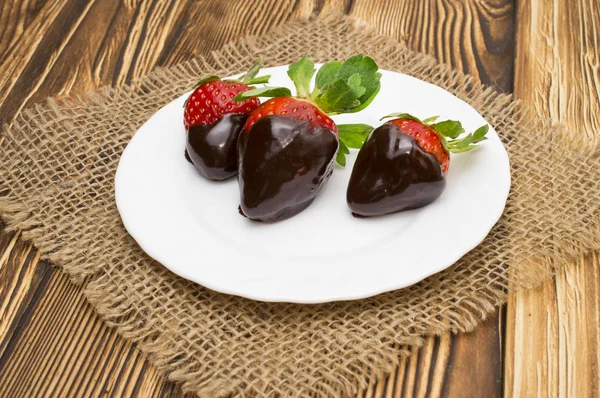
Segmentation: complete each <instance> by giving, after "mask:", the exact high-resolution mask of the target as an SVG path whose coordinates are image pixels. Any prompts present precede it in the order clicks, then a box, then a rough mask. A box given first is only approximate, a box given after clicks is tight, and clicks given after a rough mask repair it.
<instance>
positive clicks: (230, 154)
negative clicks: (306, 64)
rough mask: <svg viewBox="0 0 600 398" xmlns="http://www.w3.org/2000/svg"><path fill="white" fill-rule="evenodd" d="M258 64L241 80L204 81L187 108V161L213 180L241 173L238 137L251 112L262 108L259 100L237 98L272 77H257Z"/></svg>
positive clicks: (214, 79)
mask: <svg viewBox="0 0 600 398" xmlns="http://www.w3.org/2000/svg"><path fill="white" fill-rule="evenodd" d="M259 70H260V62H257V63H256V64H255V65H254V66H253V67H252V68H251V69H250V70H249V71H248V72H247V73H246V74H245V75H243V76H242V77H240V78H239V79H233V80H221V79H220V78H219V77H218V76H209V77H206V78H204V79H202V80H201V81H200V82H198V84H196V87H195V89H194V91H193V92H192V94H190V96H189V97H188V99H187V100H186V102H185V105H184V108H185V109H184V114H183V122H184V126H185V128H186V130H187V140H186V158H187V159H188V160H189V161H190V162H191V163H193V164H194V166H196V168H197V169H198V171H200V173H201V174H202V175H204V176H205V177H207V178H209V179H211V180H223V179H226V178H229V177H232V176H234V175H235V174H236V173H237V138H238V135H239V133H240V131H241V129H242V126H243V125H244V123H245V122H246V118H247V116H248V114H250V112H252V111H253V110H254V109H256V108H257V107H258V106H259V105H260V101H259V100H258V98H249V99H247V100H245V101H242V102H238V101H235V100H234V99H233V98H234V97H236V96H237V95H238V94H240V93H243V92H245V91H248V90H251V89H253V87H252V86H250V85H251V84H258V83H266V82H268V80H269V76H263V77H256V75H257V74H258V71H259Z"/></svg>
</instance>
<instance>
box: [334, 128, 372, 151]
mask: <svg viewBox="0 0 600 398" xmlns="http://www.w3.org/2000/svg"><path fill="white" fill-rule="evenodd" d="M337 127H338V137H339V139H340V140H341V141H343V142H344V144H345V145H346V146H347V147H349V148H356V149H360V148H362V146H363V144H364V143H365V140H366V139H367V137H368V136H369V134H371V131H373V127H372V126H369V125H368V124H338V126H337Z"/></svg>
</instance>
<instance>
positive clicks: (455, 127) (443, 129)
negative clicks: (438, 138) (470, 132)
mask: <svg viewBox="0 0 600 398" xmlns="http://www.w3.org/2000/svg"><path fill="white" fill-rule="evenodd" d="M431 127H432V128H433V129H434V130H435V131H437V132H438V133H440V134H441V135H443V136H445V137H448V138H458V136H459V135H461V134H462V133H464V132H465V129H463V126H462V124H460V122H457V121H456V120H444V121H443V122H439V123H436V124H434V125H432V126H431Z"/></svg>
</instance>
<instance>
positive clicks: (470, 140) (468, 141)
mask: <svg viewBox="0 0 600 398" xmlns="http://www.w3.org/2000/svg"><path fill="white" fill-rule="evenodd" d="M489 130H490V126H489V125H487V124H484V125H483V126H481V127H479V128H478V129H477V130H475V132H473V133H470V134H468V135H467V136H466V137H464V138H461V139H456V140H451V141H448V144H447V145H448V151H449V152H452V153H461V152H467V151H470V150H471V149H474V148H477V144H478V143H480V142H481V141H484V140H486V139H487V137H486V136H485V135H486V134H487V133H488V131H489Z"/></svg>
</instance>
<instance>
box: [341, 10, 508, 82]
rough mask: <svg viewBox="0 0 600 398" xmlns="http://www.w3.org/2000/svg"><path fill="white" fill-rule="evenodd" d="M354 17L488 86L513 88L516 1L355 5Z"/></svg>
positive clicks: (352, 13)
mask: <svg viewBox="0 0 600 398" xmlns="http://www.w3.org/2000/svg"><path fill="white" fill-rule="evenodd" d="M350 15H352V16H355V17H357V18H361V19H363V20H365V21H366V22H368V23H369V24H371V25H372V26H375V27H377V30H378V31H379V32H380V33H383V34H386V35H388V36H392V37H395V38H396V39H398V40H399V41H402V42H406V43H407V44H408V47H409V48H411V49H412V50H415V51H418V52H422V53H426V54H430V55H432V56H434V57H436V58H437V59H438V60H439V61H440V62H442V63H446V64H449V65H452V66H453V67H455V68H456V69H460V70H463V71H464V72H465V73H469V74H472V75H473V76H477V77H478V78H479V79H480V80H481V81H482V82H483V83H485V84H492V85H495V86H496V87H498V88H499V89H501V90H503V91H506V92H510V91H511V89H512V62H513V50H514V45H513V30H514V27H513V21H514V7H513V0H487V1H481V0H465V1H446V0H427V1H389V2H384V1H381V2H373V1H354V2H352V5H351V8H350Z"/></svg>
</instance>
